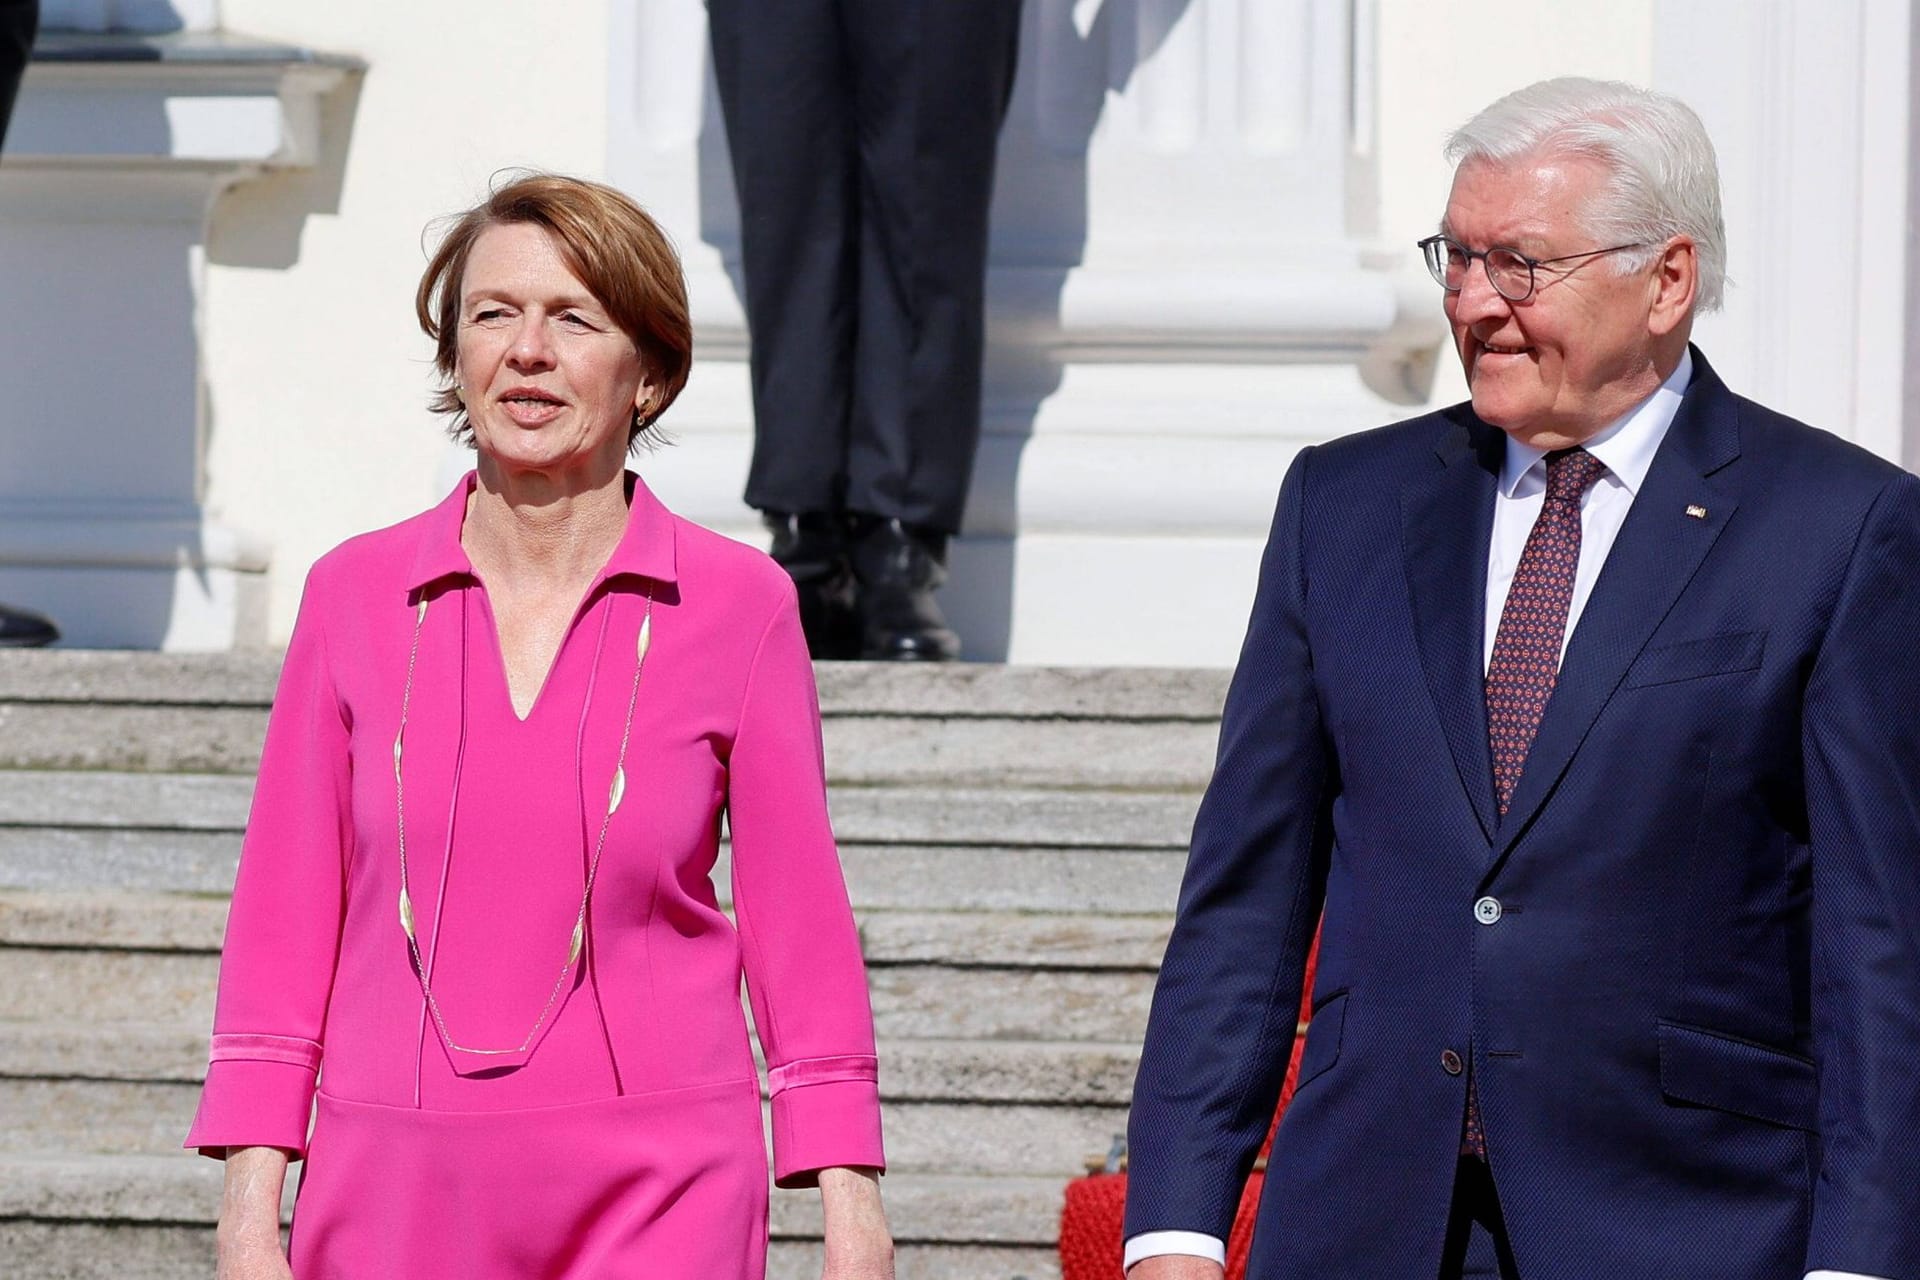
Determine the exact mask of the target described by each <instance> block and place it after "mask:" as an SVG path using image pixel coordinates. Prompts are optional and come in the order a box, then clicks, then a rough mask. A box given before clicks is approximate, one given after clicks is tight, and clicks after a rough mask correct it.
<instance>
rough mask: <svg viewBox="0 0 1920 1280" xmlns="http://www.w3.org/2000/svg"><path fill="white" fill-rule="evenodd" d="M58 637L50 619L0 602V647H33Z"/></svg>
mask: <svg viewBox="0 0 1920 1280" xmlns="http://www.w3.org/2000/svg"><path fill="white" fill-rule="evenodd" d="M59 638H60V628H58V627H56V626H54V625H53V621H52V619H50V618H43V617H41V616H40V615H39V614H37V613H28V612H27V611H26V610H25V609H16V608H14V607H13V606H12V605H7V604H0V649H35V648H38V647H39V646H41V645H43V644H52V643H53V642H54V641H55V640H58V639H59Z"/></svg>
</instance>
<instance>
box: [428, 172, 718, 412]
mask: <svg viewBox="0 0 1920 1280" xmlns="http://www.w3.org/2000/svg"><path fill="white" fill-rule="evenodd" d="M516 222H520V223H531V224H533V225H535V226H540V227H545V228H546V229H547V230H548V231H550V232H552V233H553V237H554V239H555V240H557V241H558V242H559V247H560V255H561V257H562V258H563V259H564V260H565V261H566V264H567V268H568V270H570V271H572V272H573V274H575V275H576V276H579V277H580V281H581V283H582V284H584V285H586V286H587V288H588V289H589V290H591V291H592V293H593V296H594V298H595V299H597V300H598V301H599V303H600V305H601V306H603V307H605V308H606V309H607V313H608V315H609V316H611V317H612V319H613V322H614V323H615V324H617V325H619V326H620V329H621V331H622V332H624V333H625V334H626V335H627V337H628V338H630V339H632V341H633V345H634V348H635V350H637V351H638V352H639V353H640V359H641V361H642V363H643V364H644V365H645V366H646V369H647V372H648V374H649V376H651V377H652V379H653V381H654V383H655V384H656V385H657V386H658V388H659V393H660V394H659V398H658V400H657V401H656V402H655V403H654V404H653V405H651V406H649V408H650V412H649V413H648V414H647V415H646V417H644V418H643V417H641V415H640V414H639V413H638V412H635V414H634V415H633V425H632V426H631V427H630V428H629V429H628V433H627V446H628V447H629V448H631V447H632V446H633V443H634V441H636V440H638V439H639V438H640V435H641V433H642V432H644V431H646V430H647V429H648V428H649V427H651V426H652V425H653V424H654V423H655V422H657V421H658V420H659V418H660V415H661V414H663V413H665V412H666V410H667V406H668V405H670V404H672V403H673V402H674V399H675V398H676V397H677V396H679V394H680V389H681V388H682V387H684V386H686V385H687V372H688V370H689V368H690V367H691V366H692V364H693V321H692V318H691V316H690V315H689V313H688V310H687V281H686V276H685V274H684V273H683V272H682V271H681V269H680V255H679V254H677V253H675V252H674V250H673V242H672V241H670V240H668V239H667V233H666V232H665V231H662V230H661V229H660V224H659V223H657V222H655V221H654V220H653V219H652V218H651V217H650V216H649V215H648V214H647V211H646V210H644V209H642V208H641V207H640V206H639V205H637V204H635V203H634V202H633V200H632V199H631V198H630V197H629V196H627V195H626V194H625V193H624V192H621V191H616V190H614V189H613V188H612V187H609V186H607V185H606V184H605V183H600V182H589V181H587V180H586V179H584V178H569V177H565V176H563V175H561V174H557V173H529V174H523V175H521V176H519V177H516V178H514V179H513V180H512V181H510V182H508V183H506V184H505V185H504V186H500V187H496V188H495V189H494V191H493V194H492V195H490V196H488V197H487V198H486V199H485V200H483V201H481V202H480V203H479V204H477V205H475V206H474V207H473V208H471V209H468V210H467V211H466V212H464V213H461V214H457V215H455V216H454V218H453V224H452V226H450V227H449V228H448V229H447V233H446V235H445V236H444V237H443V238H442V239H441V241H440V245H439V247H438V248H437V249H435V250H434V254H433V259H432V261H430V262H428V263H427V270H426V274H424V275H422V276H421V277H420V287H419V289H418V290H417V291H415V293H414V297H413V310H414V314H415V315H416V316H417V317H418V318H419V321H420V328H421V329H422V330H423V331H425V333H426V335H427V336H428V337H429V338H431V339H433V342H434V355H433V367H434V370H435V372H437V373H438V374H439V375H440V379H441V386H440V388H439V389H438V390H437V391H435V392H434V394H433V398H432V400H431V401H429V404H430V406H431V408H432V409H433V411H434V412H435V413H445V414H452V415H454V420H453V423H452V425H451V426H450V427H449V428H448V430H449V431H450V432H451V433H452V435H453V437H454V438H455V439H456V440H461V441H465V442H467V443H471V442H472V440H473V426H472V424H471V423H470V422H468V421H467V414H466V406H465V405H463V404H462V403H461V401H460V393H459V391H458V389H457V388H456V387H455V386H454V379H455V367H456V365H457V364H458V362H459V330H460V284H461V280H462V278H463V277H464V276H465V275H466V271H467V259H468V257H469V256H470V255H471V254H472V253H473V246H474V244H475V242H476V241H478V240H479V239H480V235H481V233H482V232H484V231H486V230H487V228H489V227H496V226H500V225H502V224H507V223H516Z"/></svg>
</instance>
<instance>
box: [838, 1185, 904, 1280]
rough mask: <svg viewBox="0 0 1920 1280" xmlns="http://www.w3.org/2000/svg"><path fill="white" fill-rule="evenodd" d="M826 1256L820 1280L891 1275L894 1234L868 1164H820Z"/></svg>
mask: <svg viewBox="0 0 1920 1280" xmlns="http://www.w3.org/2000/svg"><path fill="white" fill-rule="evenodd" d="M820 1207H821V1209H822V1211H823V1215H824V1217H825V1220H826V1236H827V1262H826V1266H825V1267H824V1268H822V1269H821V1272H820V1276H821V1280H893V1234H892V1232H891V1231H889V1230H888V1228H887V1213H886V1210H885V1209H884V1208H883V1207H882V1206H881V1204H880V1175H879V1174H878V1173H877V1172H876V1171H874V1170H872V1169H822V1170H821V1171H820Z"/></svg>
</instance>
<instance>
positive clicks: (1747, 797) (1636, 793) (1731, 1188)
mask: <svg viewBox="0 0 1920 1280" xmlns="http://www.w3.org/2000/svg"><path fill="white" fill-rule="evenodd" d="M1694 359H1695V362H1696V364H1695V372H1694V377H1693V382H1692V384H1691V386H1690V387H1689V389H1688V390H1687V392H1686V395H1685V398H1684V400H1683V402H1682V405H1681V407H1680V409H1679V412H1678V415H1677V416H1676V418H1675V420H1674V422H1673V425H1672V428H1671V430H1670V431H1669V433H1668V436H1667V438H1666V439H1665V441H1664V442H1663V443H1662V444H1661V446H1660V449H1659V451H1658V453H1657V455H1656V456H1655V459H1654V462H1653V465H1652V468H1651V470H1650V472H1649V473H1648V475H1647V478H1646V481H1645V484H1644V486H1643V487H1642V488H1641V490H1640V492H1639V493H1638V495H1637V496H1636V497H1635V499H1634V502H1633V506H1632V508H1631V510H1630V512H1629V514H1628V516H1627V519H1626V523H1625V524H1624V526H1623V527H1622V528H1621V530H1620V533H1619V536H1618V540H1617V541H1616V542H1615V543H1614V545H1613V548H1612V551H1611V553H1610V554H1609V556H1608V559H1607V561H1606V564H1605V567H1604V570H1603V571H1602V574H1601V576H1600V577H1599V579H1598V580H1597V582H1596V584H1595V586H1594V589H1593V593H1592V595H1591V597H1590V598H1589V599H1588V602H1587V604H1586V608H1585V611H1584V613H1583V615H1582V616H1581V618H1580V620H1579V623H1578V626H1577V627H1576V629H1575V631H1574V633H1573V635H1572V638H1571V642H1570V644H1569V646H1568V648H1567V651H1566V655H1565V659H1564V661H1563V663H1562V666H1561V670H1560V676H1559V683H1558V686H1557V688H1556V689H1555V691H1554V693H1553V697H1552V700H1551V702H1550V703H1549V704H1548V708H1547V711H1546V716H1545V719H1544V720H1543V722H1542V723H1541V726H1540V730H1539V734H1538V736H1537V737H1536V739H1535V741H1534V744H1533V747H1532V750H1531V753H1530V755H1529V757H1528V759H1527V763H1526V769H1525V773H1524V774H1523V776H1522V778H1521V781H1520V783H1519V788H1518V790H1517V792H1516V794H1515V796H1514V800H1513V804H1512V807H1511V810H1510V811H1509V813H1508V814H1507V815H1506V817H1505V819H1504V820H1503V819H1502V818H1500V817H1499V816H1498V812H1497V809H1496V807H1495V804H1494V798H1493V784H1492V778H1491V766H1490V764H1489V755H1488V747H1487V728H1486V712H1485V699H1484V694H1483V686H1482V677H1483V670H1484V668H1483V662H1482V653H1483V650H1482V634H1481V633H1482V630H1483V627H1484V625H1485V624H1484V621H1483V618H1484V591H1485V582H1486V565H1487V543H1488V538H1489V534H1490V528H1491V522H1492V516H1493V506H1494V486H1495V482H1496V478H1497V476H1498V473H1499V470H1500V465H1501V460H1502V456H1503V450H1504V440H1503V438H1502V436H1501V434H1500V432H1498V431H1496V430H1494V429H1492V428H1491V427H1488V426H1487V425H1485V424H1484V423H1481V422H1480V421H1478V420H1477V419H1476V418H1475V417H1474V416H1473V413H1472V411H1471V408H1470V406H1466V405H1461V406H1456V407H1454V408H1451V409H1447V410H1444V411H1442V412H1439V413H1436V414H1431V415H1428V416H1426V417H1422V418H1417V419H1414V420H1412V421H1410V422H1406V423H1402V424H1399V425H1397V426H1391V427H1386V428H1383V429H1380V430H1377V431H1371V432H1367V433H1364V434H1359V435H1355V436H1350V437H1347V438H1343V439H1339V440H1336V441H1334V442H1332V443H1330V444H1326V445H1322V446H1319V447H1317V448H1313V449H1311V450H1307V451H1303V453H1302V454H1301V455H1300V457H1299V458H1298V459H1297V460H1296V462H1295V463H1294V465H1293V468H1292V470H1291V471H1290V472H1289V474H1288V476H1287V479H1286V481H1285V483H1284V485H1283V487H1282V489H1281V493H1280V501H1279V507H1278V511H1277V514H1276V516H1275V519H1274V527H1273V533H1272V537H1271V540H1270V542H1269V543H1268V548H1267V552H1266V556H1265V559H1264V561H1263V564H1262V567H1261V572H1260V584H1259V591H1258V596H1257V599H1256V603H1255V605H1254V608H1253V616H1252V621H1251V624H1250V629H1249V631H1248V635H1247V638H1246V644H1245V647H1244V649H1243V651H1242V653H1241V657H1240V663H1239V668H1238V671H1237V672H1236V674H1235V676H1234V680H1233V684H1232V687H1231V692H1230V693H1229V695H1228V699H1227V705H1226V712H1225V717H1224V723H1223V725H1222V729H1221V738H1220V753H1219V759H1218V764H1217V769H1216V773H1215V776H1214V780H1213V782H1212V784H1211V786H1210V787H1209V789H1208V791H1207V795H1206V799H1205V801H1204V803H1203V804H1202V806H1201V810H1200V814H1199V817H1198V819H1197V821H1196V824H1195V828H1194V836H1193V846H1192V852H1191V857H1190V861H1189V865H1188V870H1187V874H1186V880H1185V883H1184V885H1183V887H1182V890H1181V895H1180V912H1179V919H1178V923H1177V924H1176V926H1175V929H1174V932H1173V936H1172V939H1171V942H1170V944H1169V946H1168V949H1167V954H1166V959H1165V963H1164V967H1163V969H1162V971H1161V976H1160V981H1159V986H1158V989H1157V991H1156V993H1155V997H1154V1005H1153V1014H1152V1019H1151V1024H1150V1027H1149V1030H1148V1034H1147V1041H1146V1046H1145V1050H1144V1055H1143V1058H1142V1061H1141V1065H1140V1074H1139V1079H1138V1082H1137V1084H1136V1088H1135V1093H1134V1100H1133V1114H1132V1120H1131V1143H1130V1147H1131V1161H1132V1164H1131V1169H1132V1172H1131V1176H1130V1179H1129V1181H1130V1184H1131V1185H1130V1191H1129V1201H1128V1206H1127V1233H1128V1235H1129V1236H1131V1235H1135V1234H1138V1233H1140V1232H1144V1231H1154V1230H1179V1229H1185V1230H1196V1231H1205V1232H1210V1233H1212V1234H1214V1235H1217V1236H1220V1237H1222V1238H1224V1237H1225V1236H1226V1234H1227V1230H1228V1225H1229V1223H1230V1221H1231V1219H1232V1215H1233V1207H1234V1203H1235V1199H1236V1196H1237V1194H1238V1189H1239V1187H1240V1185H1241V1182H1242V1180H1243V1178H1244V1175H1245V1174H1246V1172H1247V1169H1248V1166H1249V1164H1250V1163H1251V1161H1252V1159H1253V1156H1254V1153H1255V1150H1256V1149H1257V1148H1258V1147H1259V1145H1260V1142H1261V1138H1262V1136H1263V1132H1264V1129H1265V1127H1266V1125H1267V1123H1268V1120H1269V1118H1270V1117H1271V1115H1272V1113H1273V1107H1274V1102H1275V1097H1276V1094H1277V1091H1278V1089H1279V1087H1280V1080H1281V1076H1282V1073H1283V1072H1284V1070H1285V1068H1286V1062H1287V1051H1288V1045H1289V1042H1290V1040H1291V1038H1292V1035H1293V1027H1294V1020H1295V1017H1296V1010H1297V1008H1298V997H1299V986H1300V982H1301V971H1302V967H1303V964H1304V961H1305V958H1306V954H1307V948H1308V945H1309V942H1310V941H1311V939H1312V936H1313V931H1314V926H1315V921H1316V918H1317V917H1318V916H1319V914H1320V911H1321V907H1322V903H1323V898H1324V906H1325V924H1324V937H1323V940H1322V943H1321V951H1320V960H1319V973H1318V977H1317V979H1316V988H1317V990H1316V993H1315V996H1314V1004H1315V1009H1316V1011H1315V1013H1314V1016H1313V1022H1312V1027H1311V1030H1310V1031H1309V1033H1308V1039H1307V1047H1306V1050H1305V1058H1304V1061H1303V1063H1302V1066H1301V1073H1300V1084H1299V1092H1298V1093H1297V1094H1296V1096H1295V1097H1294V1099H1293V1103H1292V1106H1291V1108H1290V1109H1289V1111H1288V1112H1287V1115H1286V1118H1285V1121H1284V1122H1283V1124H1282V1126H1281V1129H1280V1133H1279V1138H1278V1141H1277V1144H1276V1146H1275V1149H1274V1152H1273V1157H1272V1162H1271V1165H1270V1168H1269V1171H1268V1173H1267V1178H1266V1189H1265V1194H1264V1196H1263V1199H1262V1203H1261V1207H1260V1214H1259V1218H1258V1226H1257V1228H1256V1232H1255V1237H1254V1245H1253V1258H1252V1269H1251V1271H1250V1273H1249V1274H1250V1275H1251V1276H1252V1277H1254V1280H1283V1278H1284V1280H1293V1278H1295V1277H1298V1278H1299V1280H1308V1278H1311V1280H1326V1278H1327V1277H1334V1276H1354V1277H1368V1278H1370V1280H1372V1278H1377V1280H1426V1278H1428V1277H1432V1276H1435V1275H1436V1274H1437V1273H1438V1268H1439V1255H1440V1249H1441V1241H1442V1236H1443V1233H1444V1231H1445V1228H1446V1223H1447V1211H1448V1204H1449V1199H1450V1197H1451V1194H1452V1190H1453V1184H1454V1174H1455V1168H1456V1162H1457V1159H1458V1151H1459V1146H1460V1136H1461V1124H1462V1116H1463V1106H1464V1103H1465V1100H1466V1091H1467V1074H1466V1073H1462V1074H1451V1073H1450V1072H1449V1071H1448V1070H1447V1069H1446V1066H1445V1065H1443V1058H1442V1055H1443V1053H1445V1052H1447V1051H1449V1050H1452V1051H1454V1052H1456V1053H1458V1054H1460V1055H1462V1056H1464V1057H1467V1058H1468V1059H1469V1064H1470V1065H1469V1069H1470V1072H1471V1074H1472V1076H1473V1077H1474V1078H1475V1079H1476V1080H1477V1084H1478V1094H1479V1101H1480V1107H1481V1111H1482V1114H1483V1118H1484V1121H1485V1126H1486V1133H1487V1142H1488V1148H1489V1158H1490V1164H1491V1167H1492V1171H1493V1175H1494V1179H1495V1181H1496V1183H1497V1185H1498V1189H1499V1196H1500V1201H1501V1205H1502V1208H1503V1211H1504V1214H1505V1218H1506V1223H1507V1227H1508V1230H1509V1232H1510V1234H1511V1236H1512V1241H1513V1246H1514V1250H1515V1255H1516V1258H1517V1260H1518V1263H1519V1270H1520V1272H1521V1274H1523V1275H1526V1276H1529V1277H1545V1278H1551V1280H1582V1278H1585V1277H1593V1278H1594V1280H1623V1278H1625V1277H1636V1278H1638V1277H1648V1278H1652V1277H1684V1278H1685V1280H1799V1277H1800V1276H1801V1275H1802V1273H1803V1269H1807V1268H1818V1267H1832V1268H1836V1269H1839V1270H1846V1271H1854V1272H1860V1273H1864V1274H1869V1275H1876V1276H1887V1277H1894V1278H1895V1280H1907V1278H1909V1277H1920V1212H1917V1211H1920V590H1916V581H1917V580H1920V480H1916V478H1915V477H1914V476H1911V475H1909V474H1907V473H1905V472H1903V471H1900V470H1898V469H1897V468H1895V467H1894V466H1892V465H1891V464H1889V463H1887V462H1885V461H1882V460H1880V459H1877V458H1875V457H1873V456H1871V455H1870V454H1868V453H1866V452H1864V451H1862V450H1860V449H1858V448H1855V447H1854V446H1852V445H1849V444H1846V443H1844V442H1842V441H1840V440H1838V439H1837V438H1835V437H1833V436H1831V435H1828V434H1826V433H1824V432H1820V431H1816V430H1814V429H1812V428H1809V427H1807V426H1805V425H1802V424H1800V423H1798V422H1794V421H1792V420H1791V419H1788V418H1785V417H1783V416H1781V415H1779V414H1777V413H1773V412H1770V411H1769V410H1767V409H1765V408H1762V407H1761V406H1759V405H1757V404H1754V403H1753V402H1751V401H1749V400H1745V399H1743V398H1741V397H1739V396H1736V395H1734V394H1733V393H1731V392H1730V391H1728V390H1727V388H1726V386H1725V385H1724V384H1723V383H1722V382H1721V381H1720V379H1719V378H1718V377H1717V376H1715V374H1714V373H1713V371H1712V370H1711V369H1710V368H1709V367H1708V366H1707V363H1706V361H1705V360H1704V359H1703V358H1701V356H1700V355H1699V353H1698V352H1697V351H1696V352H1695V353H1694ZM1483 896H1484V897H1492V898H1496V899H1497V900H1498V901H1499V902H1500V904H1501V905H1502V908H1503V910H1502V912H1501V914H1500V916H1499V919H1498V920H1497V921H1496V922H1495V923H1493V924H1484V923H1480V922H1479V921H1478V920H1477V919H1476V911H1475V903H1476V901H1477V900H1478V899H1480V898H1482V897H1483Z"/></svg>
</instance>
